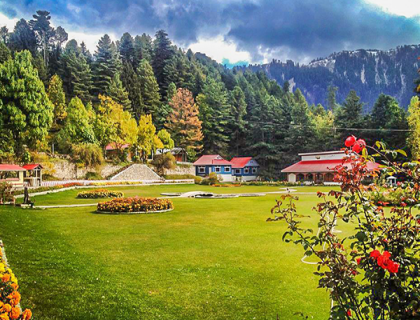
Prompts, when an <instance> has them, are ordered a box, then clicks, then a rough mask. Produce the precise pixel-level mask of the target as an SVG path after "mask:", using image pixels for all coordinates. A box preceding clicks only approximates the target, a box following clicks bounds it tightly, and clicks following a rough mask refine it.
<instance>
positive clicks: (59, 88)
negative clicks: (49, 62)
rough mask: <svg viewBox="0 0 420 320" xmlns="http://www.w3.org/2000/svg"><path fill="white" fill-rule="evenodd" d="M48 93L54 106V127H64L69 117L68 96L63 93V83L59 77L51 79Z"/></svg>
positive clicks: (54, 76)
mask: <svg viewBox="0 0 420 320" xmlns="http://www.w3.org/2000/svg"><path fill="white" fill-rule="evenodd" d="M47 93H48V97H49V98H50V101H51V103H52V104H53V106H54V125H55V126H57V125H62V124H63V122H64V119H65V118H66V116H67V112H66V95H65V94H64V91H63V81H61V79H60V77H59V76H58V75H53V76H52V77H51V80H50V84H49V86H48V91H47Z"/></svg>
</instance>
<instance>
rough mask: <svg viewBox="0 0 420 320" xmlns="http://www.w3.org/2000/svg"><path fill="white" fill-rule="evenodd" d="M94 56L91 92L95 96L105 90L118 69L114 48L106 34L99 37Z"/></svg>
mask: <svg viewBox="0 0 420 320" xmlns="http://www.w3.org/2000/svg"><path fill="white" fill-rule="evenodd" d="M94 57H95V63H94V65H93V70H92V71H93V80H94V88H93V93H94V95H95V96H97V95H98V94H100V93H105V92H106V91H107V89H108V87H109V85H110V84H111V81H112V78H113V77H114V75H115V73H117V71H118V61H117V59H118V58H117V53H116V48H115V45H114V44H113V43H112V41H111V38H110V37H109V36H108V35H107V34H105V35H104V36H103V37H102V38H101V39H99V42H98V46H97V47H96V52H95V54H94Z"/></svg>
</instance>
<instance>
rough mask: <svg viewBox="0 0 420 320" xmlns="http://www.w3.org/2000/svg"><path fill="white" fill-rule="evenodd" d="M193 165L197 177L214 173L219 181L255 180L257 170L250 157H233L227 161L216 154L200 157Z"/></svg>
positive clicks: (256, 165)
mask: <svg viewBox="0 0 420 320" xmlns="http://www.w3.org/2000/svg"><path fill="white" fill-rule="evenodd" d="M193 165H194V167H195V174H196V175H197V176H202V177H206V176H208V175H210V173H212V172H215V173H216V174H217V176H218V178H219V180H221V181H249V180H255V179H256V178H257V176H258V170H259V165H258V163H257V162H256V161H255V160H253V159H252V157H235V158H233V159H232V160H231V161H227V160H225V159H223V158H222V157H221V156H220V155H218V154H212V155H204V156H201V157H200V158H199V159H198V160H197V161H196V162H194V163H193Z"/></svg>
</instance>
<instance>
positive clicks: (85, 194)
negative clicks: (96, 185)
mask: <svg viewBox="0 0 420 320" xmlns="http://www.w3.org/2000/svg"><path fill="white" fill-rule="evenodd" d="M122 197H124V193H123V192H121V191H113V190H107V189H95V190H89V191H82V192H79V193H78V194H77V198H82V199H98V198H122Z"/></svg>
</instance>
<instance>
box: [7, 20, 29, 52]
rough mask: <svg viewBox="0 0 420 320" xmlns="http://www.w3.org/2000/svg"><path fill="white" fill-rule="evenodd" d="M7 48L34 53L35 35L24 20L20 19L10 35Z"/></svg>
mask: <svg viewBox="0 0 420 320" xmlns="http://www.w3.org/2000/svg"><path fill="white" fill-rule="evenodd" d="M9 46H10V48H11V49H12V50H14V51H22V50H29V51H30V52H31V53H32V54H35V52H36V35H35V32H34V31H33V30H32V29H31V27H30V26H29V24H28V23H27V22H26V20H25V19H20V20H19V21H18V22H17V23H16V25H15V28H14V29H13V32H12V33H11V34H10V39H9Z"/></svg>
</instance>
